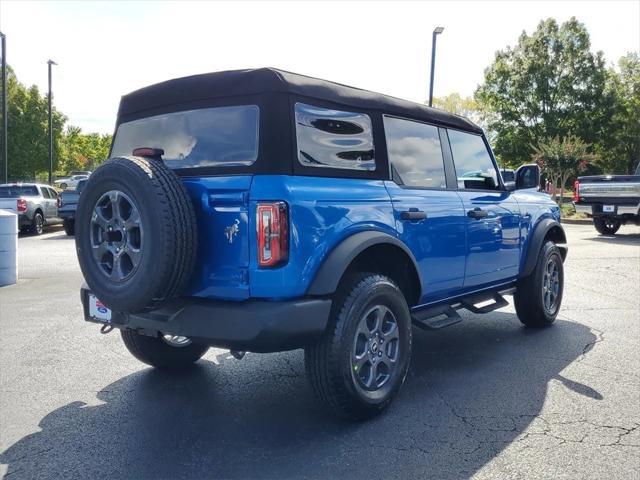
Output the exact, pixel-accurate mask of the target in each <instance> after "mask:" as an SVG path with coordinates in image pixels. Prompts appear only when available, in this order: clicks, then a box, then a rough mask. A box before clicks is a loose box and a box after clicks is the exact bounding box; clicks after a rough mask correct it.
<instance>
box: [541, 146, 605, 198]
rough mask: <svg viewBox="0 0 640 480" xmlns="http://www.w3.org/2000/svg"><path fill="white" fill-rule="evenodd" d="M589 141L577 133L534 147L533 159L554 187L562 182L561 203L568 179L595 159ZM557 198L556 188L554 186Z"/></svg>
mask: <svg viewBox="0 0 640 480" xmlns="http://www.w3.org/2000/svg"><path fill="white" fill-rule="evenodd" d="M589 147H590V145H588V144H587V143H585V142H584V141H582V140H581V139H580V138H579V137H576V136H575V135H567V136H566V137H564V138H562V139H560V137H557V136H556V137H553V138H551V139H550V140H548V141H544V142H540V143H539V144H538V145H537V146H536V147H534V155H533V159H534V160H535V162H536V163H537V164H538V165H540V169H541V170H542V172H543V173H544V174H545V175H546V176H547V178H548V179H549V181H550V182H551V183H552V185H553V186H554V187H558V182H560V203H561V204H562V201H563V195H564V187H565V185H566V183H567V180H568V179H569V178H570V177H572V176H575V175H577V174H579V173H581V172H583V171H584V170H585V169H586V167H587V165H588V164H589V163H590V162H592V161H593V160H594V156H593V154H591V153H589ZM554 199H555V188H554Z"/></svg>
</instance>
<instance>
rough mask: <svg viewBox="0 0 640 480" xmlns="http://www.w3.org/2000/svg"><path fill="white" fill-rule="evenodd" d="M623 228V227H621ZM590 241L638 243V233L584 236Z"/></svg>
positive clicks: (619, 243) (639, 241) (639, 235)
mask: <svg viewBox="0 0 640 480" xmlns="http://www.w3.org/2000/svg"><path fill="white" fill-rule="evenodd" d="M622 228H624V227H622ZM585 240H590V241H592V242H600V243H610V244H614V245H640V233H627V234H624V233H619V232H618V233H616V235H615V236H613V235H611V236H604V235H601V236H597V237H591V238H585Z"/></svg>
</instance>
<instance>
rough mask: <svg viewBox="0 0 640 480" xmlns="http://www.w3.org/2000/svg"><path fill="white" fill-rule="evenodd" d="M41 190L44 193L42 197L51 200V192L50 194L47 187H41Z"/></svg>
mask: <svg viewBox="0 0 640 480" xmlns="http://www.w3.org/2000/svg"><path fill="white" fill-rule="evenodd" d="M40 190H41V191H42V196H43V197H44V198H51V192H49V189H48V188H47V187H40Z"/></svg>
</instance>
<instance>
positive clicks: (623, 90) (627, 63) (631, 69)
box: [597, 53, 640, 174]
mask: <svg viewBox="0 0 640 480" xmlns="http://www.w3.org/2000/svg"><path fill="white" fill-rule="evenodd" d="M618 67H619V72H618V71H616V70H614V69H611V70H610V72H609V77H608V84H607V88H608V90H609V93H610V94H611V95H613V96H614V97H615V109H614V114H613V117H612V119H611V122H610V123H609V125H608V126H607V128H606V130H605V131H604V132H603V135H602V137H601V139H602V140H601V142H599V145H598V149H597V150H598V154H599V155H598V156H599V159H598V164H599V166H600V167H601V169H602V170H603V171H604V172H606V173H627V174H631V173H633V172H634V171H635V168H636V167H637V165H638V162H640V55H639V54H638V53H629V54H627V55H625V56H624V57H622V58H621V59H620V61H619V62H618Z"/></svg>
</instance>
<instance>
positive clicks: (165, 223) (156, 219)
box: [75, 157, 197, 312]
mask: <svg viewBox="0 0 640 480" xmlns="http://www.w3.org/2000/svg"><path fill="white" fill-rule="evenodd" d="M196 228H197V227H196V218H195V213H194V209H193V204H192V203H191V200H190V198H189V196H188V194H187V191H186V189H185V187H184V185H183V184H182V182H181V181H180V179H179V178H178V177H177V176H176V174H175V173H174V172H173V171H171V170H170V169H169V168H168V167H167V166H166V165H165V164H164V163H162V161H161V160H154V159H148V158H142V157H119V158H113V159H110V160H108V161H107V162H105V163H104V164H103V165H102V166H100V167H99V168H98V169H97V170H96V171H95V172H94V173H93V174H92V175H91V176H90V177H89V180H88V181H87V184H86V185H85V188H84V190H83V191H82V195H81V198H80V201H79V203H78V209H77V212H76V221H75V234H76V251H77V254H78V261H79V262H80V268H81V269H82V273H83V275H84V278H85V281H86V282H87V284H88V285H89V288H90V289H91V291H92V292H93V293H94V294H95V295H96V296H97V297H98V298H99V299H100V301H101V302H103V303H104V304H105V305H107V306H108V307H109V308H111V309H113V310H116V311H121V312H136V311H140V310H143V309H145V308H149V307H154V306H157V305H158V304H160V303H162V302H164V301H166V300H168V299H171V298H173V297H176V296H178V295H180V294H181V293H182V291H183V289H184V288H185V285H186V283H187V281H188V280H189V278H190V276H191V273H192V271H193V268H194V262H195V255H196V250H197V231H196Z"/></svg>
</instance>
